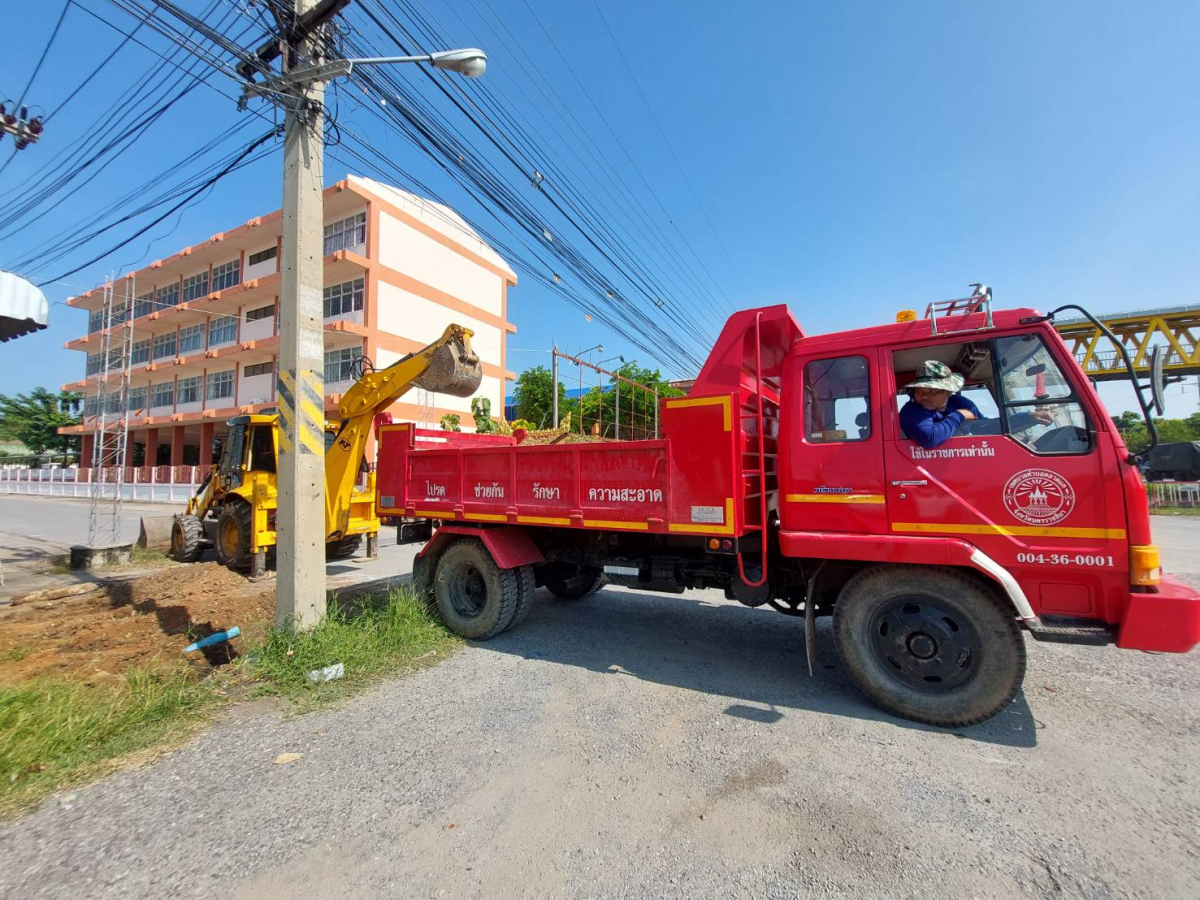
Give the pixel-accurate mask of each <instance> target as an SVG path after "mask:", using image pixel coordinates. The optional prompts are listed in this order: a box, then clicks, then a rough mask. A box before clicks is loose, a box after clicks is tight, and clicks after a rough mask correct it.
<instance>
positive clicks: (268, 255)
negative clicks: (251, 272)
mask: <svg viewBox="0 0 1200 900" xmlns="http://www.w3.org/2000/svg"><path fill="white" fill-rule="evenodd" d="M278 254H279V248H278V247H268V248H267V249H266V250H260V251H258V252H257V253H251V254H250V255H249V256H248V257H247V258H246V265H248V266H257V265H258V264H259V263H261V262H266V261H267V260H268V259H274V258H275V257H276V256H277V255H278Z"/></svg>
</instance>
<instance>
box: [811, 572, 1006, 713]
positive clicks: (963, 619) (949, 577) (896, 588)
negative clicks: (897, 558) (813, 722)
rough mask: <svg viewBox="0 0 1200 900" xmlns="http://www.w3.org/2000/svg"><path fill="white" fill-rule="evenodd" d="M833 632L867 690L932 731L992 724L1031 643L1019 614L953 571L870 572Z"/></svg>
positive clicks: (847, 596) (853, 590) (843, 602)
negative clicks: (1018, 617)
mask: <svg viewBox="0 0 1200 900" xmlns="http://www.w3.org/2000/svg"><path fill="white" fill-rule="evenodd" d="M833 631H834V638H835V640H836V643H837V648H838V655H839V656H841V658H842V662H843V663H845V665H846V668H847V669H849V670H850V675H851V677H852V678H853V679H854V681H855V683H856V684H857V685H858V687H859V688H860V689H861V690H862V692H863V693H864V694H866V695H867V696H868V697H870V698H871V700H873V701H874V702H875V703H876V704H878V705H879V706H881V707H883V708H884V709H886V710H888V711H889V712H892V713H895V714H896V715H898V716H902V717H903V718H906V719H912V720H913V721H915V722H923V723H925V724H927V725H937V726H940V727H942V728H962V727H965V726H967V725H976V724H978V723H980V722H983V721H984V720H986V719H990V718H991V717H992V716H994V715H996V713H998V712H999V711H1000V710H1001V709H1003V708H1004V707H1005V706H1007V705H1008V704H1009V702H1011V701H1012V699H1013V697H1014V696H1016V693H1017V691H1019V690H1020V689H1021V682H1022V681H1023V680H1024V678H1025V640H1024V638H1023V637H1022V635H1021V629H1020V627H1019V626H1018V624H1017V619H1016V614H1015V611H1014V610H1013V608H1012V606H1011V605H1009V604H1007V603H1005V602H1004V601H1003V600H1002V599H1001V598H1000V597H998V596H997V595H996V594H995V593H994V592H993V591H991V590H989V589H988V588H987V587H986V586H985V585H983V584H980V583H979V581H977V580H976V579H975V578H973V577H971V576H969V575H966V574H964V573H962V572H959V571H956V570H954V569H946V568H938V567H934V566H876V567H873V568H870V569H864V570H863V571H861V572H859V573H858V574H857V575H855V576H854V577H853V578H851V579H850V581H848V582H847V583H846V586H845V587H844V588H843V589H842V591H841V594H840V595H839V597H838V600H837V604H836V605H835V606H834V608H833Z"/></svg>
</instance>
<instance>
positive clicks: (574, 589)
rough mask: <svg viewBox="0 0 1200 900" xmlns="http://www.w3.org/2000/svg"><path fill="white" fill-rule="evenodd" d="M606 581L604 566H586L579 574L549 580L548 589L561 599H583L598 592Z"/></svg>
mask: <svg viewBox="0 0 1200 900" xmlns="http://www.w3.org/2000/svg"><path fill="white" fill-rule="evenodd" d="M605 583H606V582H605V580H604V569H603V568H601V567H600V566H586V567H584V568H583V569H581V570H580V572H579V574H578V575H573V576H571V577H570V578H564V579H562V580H560V581H547V582H546V590H548V591H549V592H550V593H552V594H553V595H554V596H555V597H557V598H558V599H559V600H582V599H583V598H584V597H590V596H591V595H592V594H594V593H596V591H598V590H600V588H602V587H604V585H605Z"/></svg>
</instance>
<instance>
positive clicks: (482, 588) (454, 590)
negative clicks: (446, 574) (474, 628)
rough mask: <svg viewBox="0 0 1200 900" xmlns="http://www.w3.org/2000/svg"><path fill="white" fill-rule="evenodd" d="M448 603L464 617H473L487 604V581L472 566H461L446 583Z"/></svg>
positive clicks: (478, 614) (476, 616)
mask: <svg viewBox="0 0 1200 900" xmlns="http://www.w3.org/2000/svg"><path fill="white" fill-rule="evenodd" d="M448 587H449V588H450V591H449V593H450V604H451V605H452V606H453V607H454V611H455V612H456V613H458V615H459V616H461V617H462V618H464V619H475V618H478V617H479V616H480V615H482V614H483V610H484V607H486V606H487V582H485V581H484V580H483V573H482V572H480V571H479V570H478V569H476V568H475V567H474V566H463V567H462V568H461V569H459V570H458V571H457V572H455V573H454V577H452V578H451V579H450V583H449V585H448Z"/></svg>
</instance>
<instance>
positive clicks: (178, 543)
mask: <svg viewBox="0 0 1200 900" xmlns="http://www.w3.org/2000/svg"><path fill="white" fill-rule="evenodd" d="M472 335H473V332H472V331H471V330H470V329H468V328H463V327H462V326H461V325H451V326H449V327H448V328H447V329H446V331H445V332H444V333H443V334H442V336H441V337H440V338H438V339H437V340H436V341H434V342H433V343H432V344H430V345H429V346H428V347H425V348H424V349H422V350H418V351H417V352H416V353H411V354H409V355H408V356H406V357H404V358H403V359H399V360H397V361H396V362H394V363H392V364H391V365H390V366H388V367H387V368H385V369H379V370H375V369H373V368H371V366H370V364H369V363H368V362H366V361H365V360H362V361H360V366H359V370H360V371H359V374H358V377H357V378H356V380H355V382H354V384H353V385H352V386H351V387H350V389H349V390H348V391H346V393H345V394H343V395H342V399H341V402H340V403H339V404H338V420H337V421H335V422H327V423H326V432H325V555H326V558H327V559H346V558H348V557H350V556H353V555H354V553H355V552H356V551H357V550H358V548H359V546H360V545H361V544H362V539H363V536H364V535H365V536H366V538H367V555H368V556H374V555H375V547H376V542H377V540H378V534H379V518H378V517H377V516H376V515H375V473H374V472H369V473H368V474H367V484H366V486H365V488H364V489H359V488H358V487H357V485H356V482H357V480H358V475H359V473H360V472H361V470H362V468H363V466H364V454H365V451H366V445H367V440H368V438H369V437H370V434H371V425H372V422H373V420H374V417H375V415H376V413H379V412H382V411H383V410H386V409H387V408H388V407H389V406H391V405H392V404H393V403H395V402H396V400H397V399H399V398H400V397H401V396H402V395H403V394H404V393H405V392H406V391H408V390H409V389H410V388H412V387H421V388H424V389H425V390H427V391H431V392H435V393H439V394H451V395H453V396H455V397H470V396H471V395H472V394H474V393H475V391H477V390H478V389H479V384H480V382H481V380H482V378H483V370H482V367H481V366H480V363H479V357H478V356H477V355H476V354H475V353H474V351H472V349H471V337H472ZM278 453H279V417H278V416H275V415H265V414H264V415H249V416H238V417H237V418H235V419H231V420H230V421H229V435H228V437H227V438H226V439H225V440H224V442H223V444H222V446H221V454H220V459H219V462H218V463H217V465H216V466H215V467H214V468H213V469H212V470H211V472H210V473H209V475H208V477H207V478H206V479H205V481H204V483H203V484H202V485H201V486H200V488H199V490H197V491H196V494H195V496H194V497H192V498H191V499H190V500H189V501H188V506H187V511H186V512H184V513H182V514H181V515H178V516H176V517H175V521H174V522H173V523H172V526H171V556H172V557H173V558H174V559H176V560H178V561H180V562H195V561H196V560H198V559H199V558H200V557H201V556H202V555H203V553H204V551H205V550H206V549H207V548H208V547H210V546H215V548H216V551H217V559H218V560H219V561H220V562H221V564H222V565H225V566H228V567H229V568H231V569H233V570H235V571H239V572H247V571H249V572H251V573H252V574H255V575H257V574H261V573H262V572H264V571H265V570H266V568H267V565H268V553H271V554H272V555H273V552H274V546H275V539H276V535H275V509H276V507H277V505H278V490H277V486H276V481H275V470H276V458H277V456H278Z"/></svg>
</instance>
